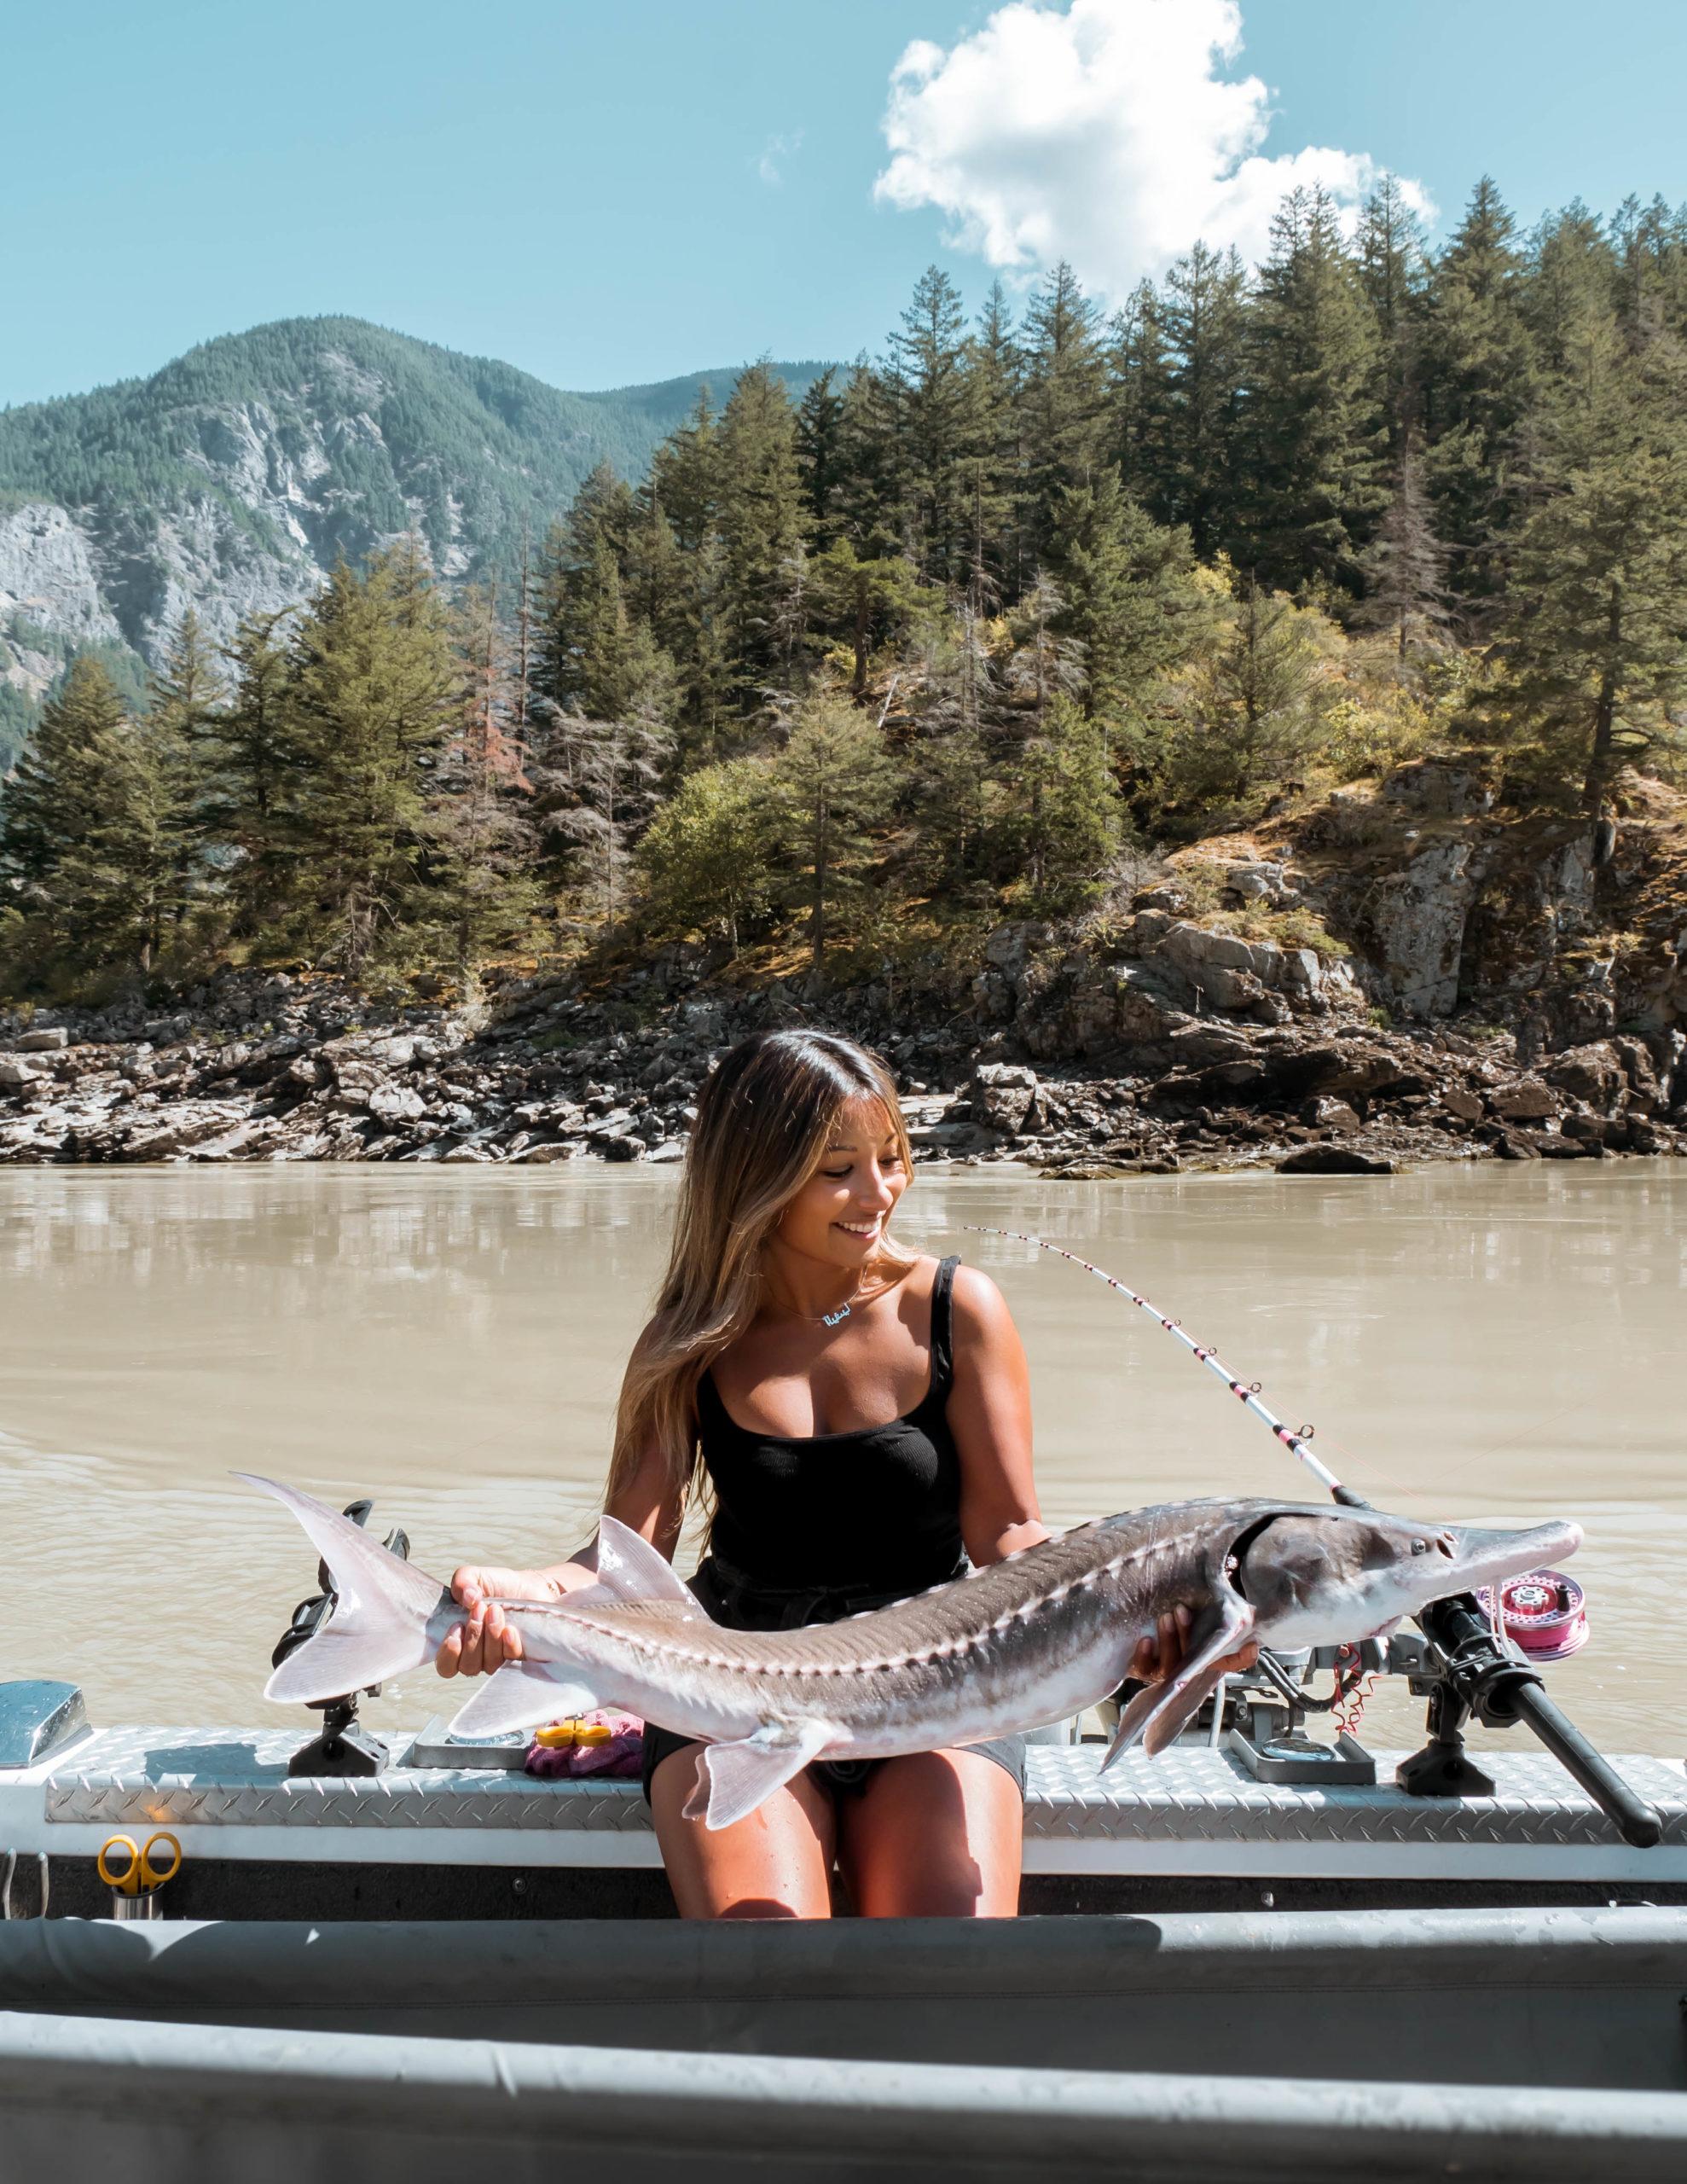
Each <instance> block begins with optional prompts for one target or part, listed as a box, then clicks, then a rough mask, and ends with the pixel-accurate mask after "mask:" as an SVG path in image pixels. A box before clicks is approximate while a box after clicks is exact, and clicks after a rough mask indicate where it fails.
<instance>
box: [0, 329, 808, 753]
mask: <svg viewBox="0 0 1687 2184" xmlns="http://www.w3.org/2000/svg"><path fill="white" fill-rule="evenodd" d="M739 369H741V368H740V367H739V366H736V365H734V366H732V367H729V368H728V369H723V370H721V371H713V372H693V373H692V374H690V375H688V376H687V377H685V378H683V379H674V380H662V381H660V382H659V383H658V384H656V385H654V386H625V387H616V388H613V389H611V390H610V391H608V392H603V393H595V394H567V393H563V392H560V391H559V390H558V389H557V388H555V387H552V386H546V385H545V384H544V382H543V381H542V380H536V379H533V378H531V377H530V376H529V375H528V374H527V373H525V372H519V371H517V370H515V369H513V367H512V366H511V365H508V364H502V363H496V362H494V361H492V360H490V359H489V358H485V357H464V356H459V355H458V354H457V353H456V352H455V351H454V350H450V349H441V348H437V347H435V346H433V345H432V343H431V342H426V341H416V340H411V339H410V338H409V336H408V335H406V334H391V333H388V332H387V331H386V329H385V328H382V327H378V326H372V325H370V324H369V323H368V322H367V321H365V320H363V319H357V318H293V319H281V320H277V321H276V322H275V324H273V325H270V326H259V327H254V328H252V331H251V332H250V333H246V334H229V335H226V336H224V337H223V339H221V340H215V341H207V342H206V343H204V344H203V345H202V346H200V347H199V348H197V349H192V350H189V351H188V354H187V355H186V356H184V357H177V359H176V361H175V362H174V363H170V364H166V365H165V367H164V369H163V370H162V371H159V372H157V373H154V375H153V377H152V378H150V379H146V380H125V381H124V382H122V383H121V384H120V385H119V386H108V387H101V388H98V389H96V391H95V392H93V393H91V394H80V395H72V396H67V397H66V398H63V399H61V400H60V401H56V402H37V403H31V404H27V405H26V407H24V408H22V409H17V410H6V411H4V412H0V773H3V771H4V770H5V769H6V767H7V766H8V765H9V763H10V760H11V757H12V755H13V754H14V752H15V751H16V749H17V748H18V747H19V746H20V745H21V742H22V741H23V738H24V736H25V735H26V733H27V730H28V726H29V723H30V721H31V719H32V716H33V713H34V712H35V709H36V706H37V703H38V700H39V697H40V695H41V694H42V692H43V690H44V689H45V688H47V687H48V686H49V684H50V683H51V682H52V681H53V679H54V678H55V677H56V676H57V675H58V674H59V672H60V671H61V669H62V667H63V665H64V664H65V662H66V660H67V659H68V658H69V657H70V656H71V655H72V653H74V652H77V651H84V650H90V649H96V650H98V651H99V652H100V653H101V654H102V655H103V656H105V657H106V658H107V660H108V662H109V664H110V665H112V666H113V670H114V671H115V672H116V673H117V675H118V677H119V680H120V681H122V682H125V683H128V684H129V685H130V687H132V688H136V689H138V688H140V687H141V684H142V680H143V677H144V666H145V663H148V662H151V661H154V660H155V659H156V658H157V656H158V653H159V645H160V642H161V641H162V639H163V637H164V636H165V633H166V632H167V631H168V630H170V629H171V628H172V627H173V626H174V624H176V623H177V621H178V620H179V619H180V617H181V615H182V613H183V611H184V609H186V608H187V607H188V606H193V607H196V608H197V609H198V612H199V613H200V619H202V620H203V621H205V622H206V624H208V625H209V627H210V628H211V630H212V632H213V633H214V634H215V635H216V636H218V637H224V636H227V635H229V633H230V632H231V631H232V630H233V629H234V627H235V624H236V623H237V622H238V621H239V619H240V618H241V616H242V615H243V614H247V613H252V612H254V611H259V610H268V609H271V608H275V607H284V606H287V605H289V604H290V603H291V602H293V601H295V600H298V599H301V598H304V597H305V596H306V595H309V594H310V592H311V591H313V590H315V589H316V584H318V583H319V581H320V580H321V577H322V572H323V571H324V570H326V569H328V568H329V567H331V566H333V562H334V561H335V559H336V558H337V557H338V556H339V555H341V554H344V555H345V556H346V557H347V559H348V560H351V561H356V560H357V559H358V558H359V557H361V556H362V555H364V554H367V553H368V551H369V550H370V549H371V548H372V547H375V546H379V545H380V544H382V543H385V542H386V541H387V540H390V539H391V538H392V537H396V536H397V534H398V533H400V532H402V531H406V530H410V529H416V530H420V531H421V532H422V533H423V534H424V535H425V537H426V539H427V541H428V545H429V548H430V550H431V551H432V555H433V560H434V564H435V566H436V567H438V569H439V570H440V571H441V572H443V574H445V575H447V576H449V577H450V578H461V579H469V580H473V579H477V578H482V577H484V576H485V575H487V574H488V573H489V572H490V571H491V570H492V569H493V568H495V567H497V566H503V567H504V568H505V569H506V570H507V569H508V568H509V566H511V563H512V561H513V559H514V557H515V556H517V555H519V552H520V541H521V537H522V535H523V532H524V531H525V532H526V533H527V534H528V535H529V536H530V537H532V538H533V539H534V540H535V541H537V540H539V539H542V537H543V536H544V534H545V531H546V529H547V527H548V525H549V523H550V521H551V520H552V518H553V517H554V515H556V514H558V513H559V511H560V510H561V509H562V508H565V507H566V505H567V503H568V502H569V501H570V499H571V497H572V496H573V494H574V492H575V490H576V489H577V486H578V485H579V484H580V482H581V480H582V479H584V478H585V477H586V476H587V475H588V473H590V472H591V471H592V470H593V469H594V468H595V466H596V465H597V464H598V463H600V462H609V463H611V464H612V465H613V466H614V468H616V469H617V470H618V471H620V472H621V473H623V475H625V476H627V477H629V478H637V477H639V476H641V475H642V473H643V472H644V470H645V468H646V465H647V463H648V462H649V460H650V456H651V453H652V450H653V449H654V448H655V447H656V445H657V444H658V442H659V441H660V440H661V439H663V438H664V436H665V435H666V434H667V433H670V432H671V431H672V430H673V428H674V427H675V425H676V424H678V423H679V421H681V418H682V417H683V416H684V415H685V414H686V412H687V410H689V409H690V408H691V407H692V405H693V404H694V403H695V401H696V399H697V396H698V393H699V390H700V389H701V388H702V387H703V386H704V385H707V386H710V388H711V390H712V392H713V394H714V398H715V400H716V403H717V404H718V403H721V402H724V401H725V399H726V398H727V396H728V394H729V393H730V392H731V390H732V387H733V383H734V381H735V380H736V379H737V376H738V372H739ZM774 369H775V370H776V371H778V372H780V373H781V374H782V375H783V376H784V378H785V380H786V383H787V385H789V386H790V387H791V392H792V394H793V396H800V395H801V394H802V393H803V390H804V389H805V388H806V387H807V386H809V383H810V382H811V381H812V380H814V379H815V377H816V376H817V375H818V374H819V373H820V371H822V370H823V369H825V367H824V365H822V364H820V363H780V364H776V365H775V366H774Z"/></svg>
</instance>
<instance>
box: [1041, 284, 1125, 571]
mask: <svg viewBox="0 0 1687 2184" xmlns="http://www.w3.org/2000/svg"><path fill="white" fill-rule="evenodd" d="M1023 346H1024V352H1025V375H1024V381H1023V392H1022V394H1021V398H1020V418H1021V432H1022V434H1023V450H1024V462H1025V476H1024V526H1025V531H1026V538H1027V545H1028V548H1029V552H1030V553H1031V554H1032V555H1034V556H1035V558H1036V559H1037V560H1039V561H1041V560H1042V559H1043V558H1045V557H1046V555H1047V554H1048V552H1049V549H1050V546H1051V543H1052V539H1053V535H1054V527H1055V515H1056V511H1057V509H1058V508H1059V506H1060V496H1061V493H1062V491H1064V489H1065V488H1066V487H1068V486H1081V485H1089V484H1090V483H1091V482H1092V480H1093V477H1094V474H1095V473H1096V471H1097V470H1098V469H1099V468H1100V467H1101V465H1102V463H1103V462H1104V460H1105V455H1106V439H1107V422H1108V415H1107V413H1108V400H1107V357H1106V351H1105V349H1104V346H1103V344H1102V340H1101V337H1100V334H1099V328H1098V325H1097V312H1096V308H1095V305H1093V303H1092V302H1091V301H1090V300H1089V299H1088V298H1087V296H1086V295H1085V294H1084V293H1083V290H1082V289H1081V288H1080V286H1079V285H1078V279H1077V276H1076V275H1075V273H1074V272H1073V270H1072V269H1071V267H1070V265H1068V264H1064V262H1063V263H1062V264H1058V265H1057V266H1056V267H1055V268H1054V270H1053V271H1052V272H1051V273H1050V274H1049V275H1048V276H1047V277H1046V280H1045V281H1044V282H1043V284H1042V286H1041V288H1039V289H1038V291H1037V293H1036V294H1035V297H1034V298H1033V299H1032V301H1031V306H1030V309H1029V311H1028V312H1027V313H1026V317H1025V325H1024V330H1023Z"/></svg>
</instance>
